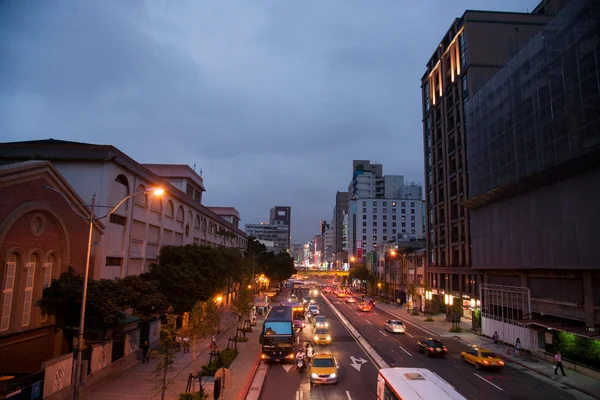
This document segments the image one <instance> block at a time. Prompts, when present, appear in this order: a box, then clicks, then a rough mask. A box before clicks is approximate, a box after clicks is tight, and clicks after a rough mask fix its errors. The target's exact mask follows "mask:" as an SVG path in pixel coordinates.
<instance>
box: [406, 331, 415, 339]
mask: <svg viewBox="0 0 600 400" xmlns="http://www.w3.org/2000/svg"><path fill="white" fill-rule="evenodd" d="M404 333H406V334H407V335H408V336H410V337H411V338H414V336H413V335H411V334H410V333H408V332H404Z"/></svg>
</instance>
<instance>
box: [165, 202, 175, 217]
mask: <svg viewBox="0 0 600 400" xmlns="http://www.w3.org/2000/svg"><path fill="white" fill-rule="evenodd" d="M165 216H167V217H169V218H174V217H175V207H174V206H173V202H172V201H171V200H169V201H167V209H166V210H165Z"/></svg>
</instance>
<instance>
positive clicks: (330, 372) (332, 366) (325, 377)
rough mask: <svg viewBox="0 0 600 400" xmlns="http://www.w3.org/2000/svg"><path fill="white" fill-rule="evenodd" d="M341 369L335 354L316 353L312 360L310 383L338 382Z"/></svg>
mask: <svg viewBox="0 0 600 400" xmlns="http://www.w3.org/2000/svg"><path fill="white" fill-rule="evenodd" d="M339 369H340V367H339V364H338V362H337V359H336V358H335V356H334V355H333V354H330V353H316V354H315V355H313V357H312V359H311V360H310V368H309V370H308V372H309V374H310V383H337V380H338V376H339Z"/></svg>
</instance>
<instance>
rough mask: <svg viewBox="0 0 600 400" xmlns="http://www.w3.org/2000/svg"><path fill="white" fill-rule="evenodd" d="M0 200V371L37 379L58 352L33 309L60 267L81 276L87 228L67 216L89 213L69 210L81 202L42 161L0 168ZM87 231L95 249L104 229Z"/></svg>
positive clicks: (56, 335)
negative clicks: (44, 364) (91, 236)
mask: <svg viewBox="0 0 600 400" xmlns="http://www.w3.org/2000/svg"><path fill="white" fill-rule="evenodd" d="M46 186H50V187H53V188H54V189H56V190H57V191H59V192H60V193H62V194H64V196H65V197H62V196H61V195H60V194H59V193H57V192H56V191H52V190H49V189H47V188H46ZM0 193H1V194H2V195H1V196H0V262H1V264H0V289H1V299H0V371H6V372H14V373H31V372H37V371H39V370H40V369H41V364H42V362H44V361H46V360H49V359H51V358H53V357H56V356H58V355H60V354H62V352H63V350H65V349H66V347H65V346H64V343H63V340H62V332H61V331H60V330H55V329H54V323H53V319H52V317H49V316H46V317H44V316H42V315H41V312H40V310H39V308H37V307H36V302H37V300H38V299H39V298H40V297H41V295H42V290H43V289H44V287H46V286H48V285H50V283H51V281H52V279H54V278H58V277H59V275H60V273H61V272H63V271H65V270H66V269H67V267H68V266H72V267H73V268H74V269H75V271H77V272H78V273H80V274H83V273H84V270H85V259H86V255H87V241H88V234H89V225H88V223H87V222H86V220H85V219H83V218H81V217H79V216H77V215H76V214H75V213H74V210H75V211H77V212H78V213H79V214H80V215H82V216H86V215H87V216H88V217H89V210H88V209H87V208H85V207H82V206H73V208H74V210H72V209H71V207H70V206H69V203H71V204H79V205H81V204H82V203H83V201H82V199H81V198H80V197H79V196H78V195H77V194H76V193H75V191H74V190H73V188H72V187H71V186H70V185H69V184H68V183H67V182H66V180H65V179H64V178H63V177H62V176H61V175H60V174H59V173H58V171H57V170H56V169H55V168H54V167H53V166H52V165H51V164H50V163H49V162H46V161H28V162H22V163H15V164H10V165H5V166H0ZM95 228H96V229H95V232H94V233H95V237H94V240H95V241H99V240H100V238H101V235H102V231H103V229H104V227H103V225H102V224H101V223H99V222H98V223H96V225H95ZM93 256H94V249H92V257H93ZM91 265H93V262H92V263H91ZM90 272H93V271H90Z"/></svg>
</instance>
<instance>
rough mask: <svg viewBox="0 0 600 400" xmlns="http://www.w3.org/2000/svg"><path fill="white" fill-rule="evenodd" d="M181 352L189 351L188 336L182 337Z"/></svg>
mask: <svg viewBox="0 0 600 400" xmlns="http://www.w3.org/2000/svg"><path fill="white" fill-rule="evenodd" d="M183 352H184V353H189V352H190V338H189V337H187V336H184V337H183Z"/></svg>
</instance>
